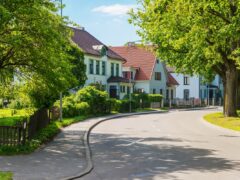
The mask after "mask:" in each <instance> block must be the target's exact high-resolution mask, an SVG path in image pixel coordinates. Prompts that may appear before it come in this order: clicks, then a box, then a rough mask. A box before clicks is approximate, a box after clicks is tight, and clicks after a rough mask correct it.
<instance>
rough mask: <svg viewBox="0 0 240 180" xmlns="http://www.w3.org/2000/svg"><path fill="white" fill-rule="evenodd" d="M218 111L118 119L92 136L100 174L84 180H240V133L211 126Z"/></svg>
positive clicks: (95, 163) (178, 112)
mask: <svg viewBox="0 0 240 180" xmlns="http://www.w3.org/2000/svg"><path fill="white" fill-rule="evenodd" d="M213 111H215V110H204V111H172V112H169V113H163V114H152V115H141V116H133V117H128V118H122V119H116V120H112V121H107V122H104V123H102V124H100V125H98V126H97V127H96V128H95V129H94V130H93V131H92V133H91V137H90V142H91V147H92V151H93V163H94V170H93V171H92V172H91V173H90V174H89V175H87V176H85V177H83V178H81V179H82V180H203V179H204V180H240V133H238V132H233V131H231V130H225V129H222V128H220V127H216V126H214V125H210V124H208V123H207V122H205V121H203V120H202V117H203V115H204V114H207V113H211V112H213Z"/></svg>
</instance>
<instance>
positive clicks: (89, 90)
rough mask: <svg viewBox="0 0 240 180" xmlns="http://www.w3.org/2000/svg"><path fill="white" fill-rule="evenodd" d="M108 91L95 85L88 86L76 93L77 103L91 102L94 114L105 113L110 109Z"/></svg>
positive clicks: (91, 109)
mask: <svg viewBox="0 0 240 180" xmlns="http://www.w3.org/2000/svg"><path fill="white" fill-rule="evenodd" d="M107 99H108V93H107V92H106V91H101V90H98V89H97V88H96V87H94V86H87V87H85V88H83V89H81V90H79V91H78V92H77V94H76V97H75V101H76V102H77V103H80V102H86V103H88V104H89V106H90V107H91V108H90V112H89V113H91V114H92V115H95V114H103V113H106V112H107V110H108V107H107V106H108V100H107Z"/></svg>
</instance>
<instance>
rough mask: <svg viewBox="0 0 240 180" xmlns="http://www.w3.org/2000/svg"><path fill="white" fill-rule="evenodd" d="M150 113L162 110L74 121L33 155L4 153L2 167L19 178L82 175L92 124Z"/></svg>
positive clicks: (49, 179) (52, 178) (53, 179)
mask: <svg viewBox="0 0 240 180" xmlns="http://www.w3.org/2000/svg"><path fill="white" fill-rule="evenodd" d="M160 112H161V111H160ZM149 113H159V111H150V112H143V113H132V114H129V113H127V114H119V115H112V116H105V117H100V118H92V119H88V120H86V121H83V122H79V123H76V124H73V125H71V126H69V127H66V128H64V129H63V131H62V132H61V133H60V134H59V135H58V136H57V137H56V138H55V139H54V140H53V141H52V142H50V143H48V144H47V145H46V146H44V147H42V148H40V149H39V150H37V151H35V152H34V153H32V154H30V155H19V156H9V157H8V156H0V171H11V172H13V173H14V179H15V180H58V179H64V178H66V177H72V176H75V175H78V174H79V173H81V172H84V170H86V167H87V166H89V164H88V163H87V162H88V161H89V159H87V158H89V157H86V155H87V154H86V149H85V148H86V147H85V145H86V143H84V134H85V132H86V131H88V130H89V128H90V127H91V126H93V125H94V124H96V123H98V122H100V121H102V120H105V119H111V118H118V117H125V116H129V115H130V116H131V115H140V114H149Z"/></svg>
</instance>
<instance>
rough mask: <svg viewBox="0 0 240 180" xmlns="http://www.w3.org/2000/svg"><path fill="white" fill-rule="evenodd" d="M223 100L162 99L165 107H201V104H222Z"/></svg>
mask: <svg viewBox="0 0 240 180" xmlns="http://www.w3.org/2000/svg"><path fill="white" fill-rule="evenodd" d="M222 104H223V100H222V99H221V98H218V99H217V98H212V99H198V98H189V99H179V98H176V99H164V105H165V106H167V107H179V108H181V107H202V106H222Z"/></svg>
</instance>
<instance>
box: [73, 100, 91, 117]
mask: <svg viewBox="0 0 240 180" xmlns="http://www.w3.org/2000/svg"><path fill="white" fill-rule="evenodd" d="M76 109H77V112H78V114H79V115H89V114H90V110H91V107H90V106H89V104H88V103H87V102H80V103H77V104H76Z"/></svg>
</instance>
